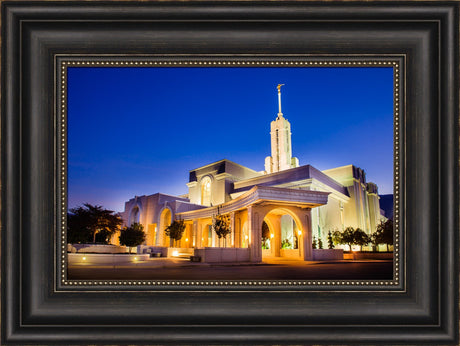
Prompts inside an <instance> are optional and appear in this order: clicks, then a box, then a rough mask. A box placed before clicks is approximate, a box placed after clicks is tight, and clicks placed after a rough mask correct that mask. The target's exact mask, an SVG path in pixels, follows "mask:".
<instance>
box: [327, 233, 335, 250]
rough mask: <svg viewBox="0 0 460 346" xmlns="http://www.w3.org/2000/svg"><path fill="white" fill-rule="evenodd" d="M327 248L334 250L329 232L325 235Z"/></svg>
mask: <svg viewBox="0 0 460 346" xmlns="http://www.w3.org/2000/svg"><path fill="white" fill-rule="evenodd" d="M327 247H328V249H333V248H334V242H333V240H332V234H331V231H329V232H328V233H327Z"/></svg>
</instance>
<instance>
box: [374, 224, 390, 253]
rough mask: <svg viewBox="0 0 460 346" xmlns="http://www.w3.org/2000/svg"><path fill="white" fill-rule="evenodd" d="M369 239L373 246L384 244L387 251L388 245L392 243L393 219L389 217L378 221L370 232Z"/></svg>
mask: <svg viewBox="0 0 460 346" xmlns="http://www.w3.org/2000/svg"><path fill="white" fill-rule="evenodd" d="M371 239H372V243H373V244H374V245H375V246H378V245H379V244H386V246H387V251H388V245H393V221H392V220H390V219H388V220H386V221H380V223H379V224H378V225H377V230H376V231H375V232H374V233H372V236H371Z"/></svg>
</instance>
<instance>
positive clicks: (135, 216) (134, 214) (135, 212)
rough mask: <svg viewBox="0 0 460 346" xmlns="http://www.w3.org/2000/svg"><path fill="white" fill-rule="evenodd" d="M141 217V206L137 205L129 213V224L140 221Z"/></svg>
mask: <svg viewBox="0 0 460 346" xmlns="http://www.w3.org/2000/svg"><path fill="white" fill-rule="evenodd" d="M140 218H141V211H140V209H139V206H137V205H136V206H135V207H134V208H133V209H131V213H130V214H129V225H130V226H131V225H132V224H133V223H140Z"/></svg>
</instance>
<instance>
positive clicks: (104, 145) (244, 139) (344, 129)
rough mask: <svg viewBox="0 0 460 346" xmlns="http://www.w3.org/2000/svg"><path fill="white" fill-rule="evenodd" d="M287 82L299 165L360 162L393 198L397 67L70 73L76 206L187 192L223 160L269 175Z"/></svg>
mask: <svg viewBox="0 0 460 346" xmlns="http://www.w3.org/2000/svg"><path fill="white" fill-rule="evenodd" d="M279 83H284V84H285V86H283V87H282V112H283V114H284V117H285V118H286V119H288V120H289V122H290V123H291V130H292V151H293V156H295V157H298V158H299V161H300V165H306V164H311V165H313V166H314V167H316V168H318V169H320V170H324V169H329V168H334V167H339V166H344V165H348V164H354V165H356V166H358V167H361V168H363V169H364V171H365V172H366V178H367V181H368V182H369V181H372V182H375V183H376V184H377V185H378V186H379V193H380V194H390V193H393V70H392V68H388V67H385V68H383V67H382V68H380V67H379V68H377V67H363V68H356V67H344V68H336V67H332V68H326V67H319V68H311V67H303V68H259V67H257V68H252V67H251V68H243V67H238V68H192V67H190V68H184V67H182V68H170V67H162V68H153V67H152V68H151V67H133V68H128V67H126V68H112V67H101V68H89V67H69V69H68V206H69V208H72V207H75V206H78V205H81V204H83V203H91V204H98V205H102V206H103V207H105V208H108V209H111V210H115V211H123V209H124V202H125V201H127V200H129V199H130V198H132V197H134V196H135V195H138V196H141V195H149V194H154V193H156V192H161V193H165V194H171V195H180V194H185V193H187V186H186V183H187V182H188V176H189V175H188V173H189V171H190V170H192V169H194V168H198V167H200V166H204V165H206V164H208V163H212V162H215V161H218V160H221V159H224V158H226V159H229V160H231V161H234V162H236V163H239V164H241V165H243V166H247V167H249V168H252V169H254V170H257V171H262V170H263V169H264V160H265V157H266V156H270V155H271V152H270V122H271V121H272V120H274V119H275V118H276V116H277V112H278V96H277V89H276V86H277V85H278V84H279Z"/></svg>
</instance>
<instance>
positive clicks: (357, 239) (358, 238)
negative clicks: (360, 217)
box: [353, 228, 370, 251]
mask: <svg viewBox="0 0 460 346" xmlns="http://www.w3.org/2000/svg"><path fill="white" fill-rule="evenodd" d="M353 237H354V239H353V243H354V244H355V245H359V246H360V249H361V251H362V250H363V245H366V244H368V243H369V242H370V238H369V236H368V235H367V234H366V232H364V231H363V230H362V229H361V228H357V229H355V231H354V233H353Z"/></svg>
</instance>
